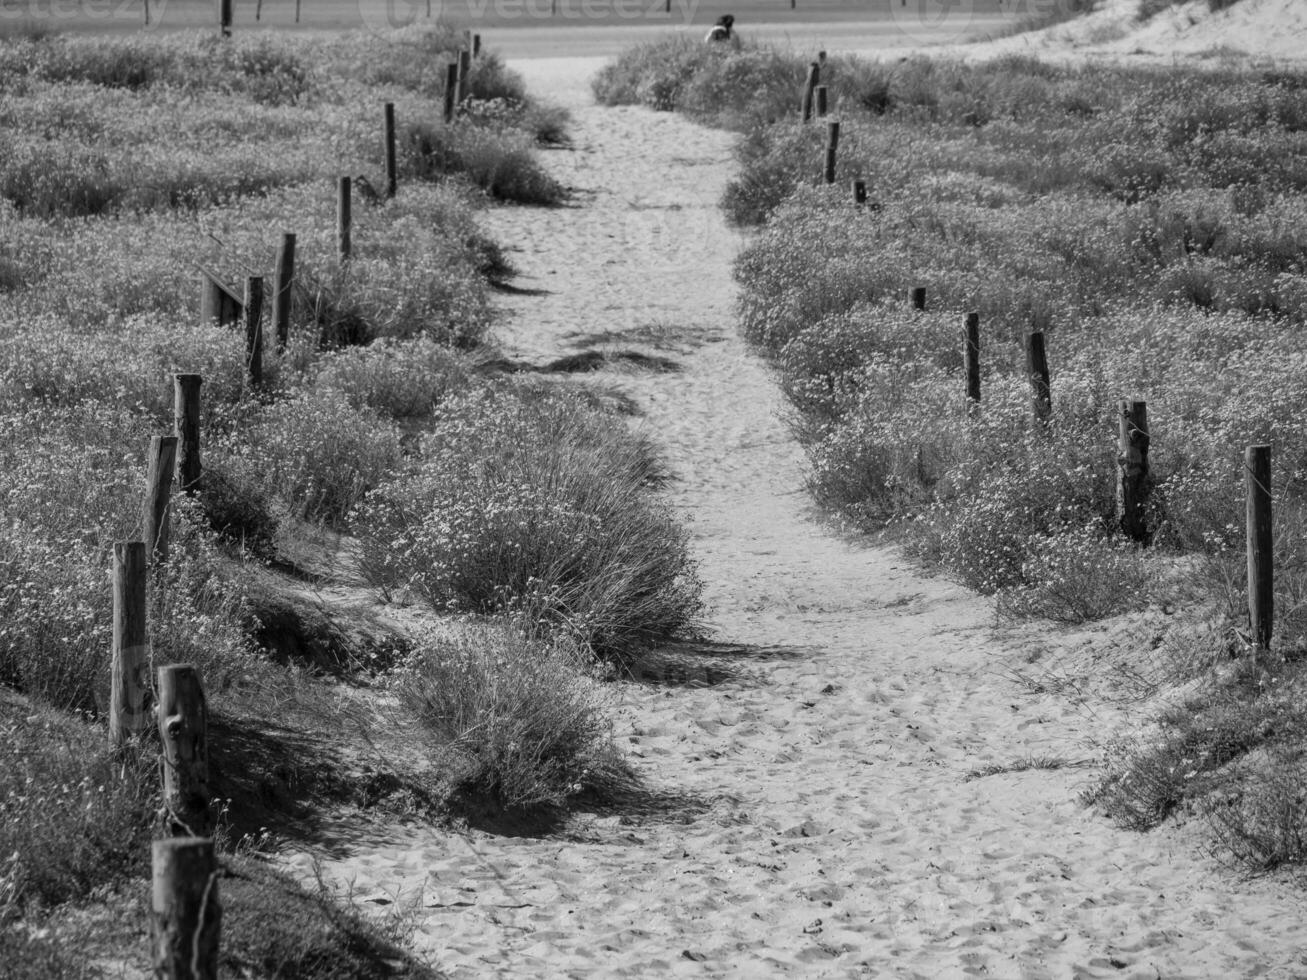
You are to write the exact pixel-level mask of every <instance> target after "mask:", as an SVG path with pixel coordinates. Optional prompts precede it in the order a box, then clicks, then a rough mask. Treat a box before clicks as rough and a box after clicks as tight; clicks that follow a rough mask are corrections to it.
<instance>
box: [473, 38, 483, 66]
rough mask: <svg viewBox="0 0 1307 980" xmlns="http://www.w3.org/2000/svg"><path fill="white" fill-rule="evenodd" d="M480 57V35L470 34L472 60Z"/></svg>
mask: <svg viewBox="0 0 1307 980" xmlns="http://www.w3.org/2000/svg"><path fill="white" fill-rule="evenodd" d="M480 57H481V35H480V34H473V35H472V60H473V61H475V60H476V59H477V58H480Z"/></svg>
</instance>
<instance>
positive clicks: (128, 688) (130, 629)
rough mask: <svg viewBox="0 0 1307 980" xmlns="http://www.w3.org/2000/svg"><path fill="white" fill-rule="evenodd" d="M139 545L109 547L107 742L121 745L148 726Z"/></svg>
mask: <svg viewBox="0 0 1307 980" xmlns="http://www.w3.org/2000/svg"><path fill="white" fill-rule="evenodd" d="M145 577H146V559H145V542H144V541H116V542H114V546H113V640H112V643H113V646H112V649H111V657H112V662H111V666H110V675H109V739H110V741H111V742H113V744H114V745H121V744H122V743H123V742H125V741H126V740H127V737H128V736H129V735H139V734H140V733H141V732H143V731H145V730H146V729H147V728H148V727H149V722H150V713H149V711H148V710H146V700H147V698H148V696H149V690H150V678H149V661H150V651H149V645H148V638H147V636H146V628H145Z"/></svg>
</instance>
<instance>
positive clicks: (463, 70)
mask: <svg viewBox="0 0 1307 980" xmlns="http://www.w3.org/2000/svg"><path fill="white" fill-rule="evenodd" d="M471 68H472V54H471V52H469V51H468V50H467V49H466V48H465V49H463V50H462V51H460V52H459V53H458V101H459V102H460V103H462V101H463V100H464V99H466V98H467V95H468V88H469V87H470V86H469V83H468V74H469V72H470V70H471Z"/></svg>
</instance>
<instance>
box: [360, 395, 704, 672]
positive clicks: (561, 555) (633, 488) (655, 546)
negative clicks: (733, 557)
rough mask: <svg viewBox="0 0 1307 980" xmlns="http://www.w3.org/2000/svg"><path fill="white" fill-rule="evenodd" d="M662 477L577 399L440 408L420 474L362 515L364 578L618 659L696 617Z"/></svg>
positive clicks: (694, 587) (506, 399)
mask: <svg viewBox="0 0 1307 980" xmlns="http://www.w3.org/2000/svg"><path fill="white" fill-rule="evenodd" d="M655 474H656V469H655V467H654V465H653V463H652V461H651V460H650V458H649V455H648V450H647V447H645V446H643V445H642V444H641V443H639V442H637V441H635V440H633V439H632V438H631V437H630V436H628V435H627V434H626V433H625V431H624V429H623V428H622V427H621V426H620V423H618V422H617V421H616V420H614V419H612V418H610V417H607V416H605V415H603V414H600V413H598V412H596V411H594V410H592V409H589V408H587V407H586V406H585V404H584V403H583V402H582V401H581V400H580V399H578V398H575V397H572V396H566V395H563V394H545V393H540V392H533V391H531V390H530V389H523V388H521V387H508V388H498V389H490V390H473V391H472V392H470V393H469V394H467V395H464V396H461V397H457V398H454V399H451V400H449V401H447V402H446V403H445V404H444V405H443V406H442V408H441V410H440V412H439V415H438V424H437V425H436V427H435V428H434V430H433V433H432V435H431V437H430V438H429V439H427V440H425V441H424V443H423V446H422V462H421V464H420V466H418V467H417V469H416V470H415V471H414V472H411V473H406V474H403V475H401V476H400V477H398V478H396V479H394V480H391V481H390V482H388V483H385V484H384V485H382V486H380V487H378V489H377V490H376V491H375V492H373V493H372V494H370V495H369V497H368V499H367V500H366V502H365V503H364V505H363V506H362V507H361V508H360V509H359V511H358V513H357V514H356V515H355V516H354V522H355V524H356V525H357V527H358V532H359V536H360V538H361V541H362V545H363V565H364V571H365V574H367V575H368V577H369V579H370V580H371V581H372V582H373V583H374V584H375V585H377V586H378V587H380V588H382V589H385V590H388V591H390V590H400V589H408V590H411V591H412V592H413V593H414V594H416V595H418V596H420V597H421V598H423V599H425V600H426V601H427V602H429V603H431V604H432V605H434V606H435V607H437V608H440V609H454V610H464V611H469V612H477V613H497V612H508V613H519V614H526V615H527V617H528V618H529V619H530V620H532V621H535V622H538V623H540V624H541V627H542V628H543V629H545V630H547V631H552V632H556V633H561V634H563V635H567V636H570V637H572V638H574V639H575V640H576V641H577V642H580V643H582V644H585V645H589V646H590V647H592V648H594V649H595V650H597V651H600V652H603V653H609V654H613V653H616V654H620V653H621V652H622V651H624V650H627V649H630V648H632V647H635V646H639V645H641V644H644V643H647V642H650V641H655V640H658V639H663V638H666V637H668V636H672V635H675V634H677V633H678V632H681V631H683V630H686V629H690V628H692V627H693V626H694V624H695V622H696V618H697V616H698V612H699V594H700V590H701V585H700V583H699V581H698V579H697V577H696V575H695V571H694V566H693V562H692V560H691V558H690V555H689V546H688V540H687V535H686V532H685V531H684V529H683V528H681V526H680V525H679V524H678V522H677V521H676V520H675V518H674V517H673V515H672V514H671V513H670V511H668V510H667V509H666V507H665V506H663V505H662V504H660V503H658V502H656V501H653V500H651V499H650V497H649V487H648V483H649V480H650V478H651V477H652V476H653V475H655Z"/></svg>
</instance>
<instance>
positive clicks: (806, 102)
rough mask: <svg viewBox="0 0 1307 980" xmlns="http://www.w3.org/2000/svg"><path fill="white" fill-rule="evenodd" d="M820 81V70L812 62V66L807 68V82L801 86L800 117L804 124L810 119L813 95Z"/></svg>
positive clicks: (815, 63)
mask: <svg viewBox="0 0 1307 980" xmlns="http://www.w3.org/2000/svg"><path fill="white" fill-rule="evenodd" d="M820 79H821V68H820V67H818V65H817V62H815V61H814V62H813V63H812V64H810V65H809V66H808V80H807V81H806V82H804V84H803V106H802V115H803V121H804V122H807V121H808V120H809V119H811V118H812V99H813V93H814V92H815V91H816V90H817V83H818V82H819V81H820Z"/></svg>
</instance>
